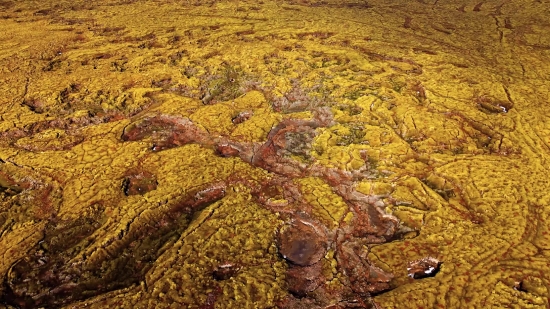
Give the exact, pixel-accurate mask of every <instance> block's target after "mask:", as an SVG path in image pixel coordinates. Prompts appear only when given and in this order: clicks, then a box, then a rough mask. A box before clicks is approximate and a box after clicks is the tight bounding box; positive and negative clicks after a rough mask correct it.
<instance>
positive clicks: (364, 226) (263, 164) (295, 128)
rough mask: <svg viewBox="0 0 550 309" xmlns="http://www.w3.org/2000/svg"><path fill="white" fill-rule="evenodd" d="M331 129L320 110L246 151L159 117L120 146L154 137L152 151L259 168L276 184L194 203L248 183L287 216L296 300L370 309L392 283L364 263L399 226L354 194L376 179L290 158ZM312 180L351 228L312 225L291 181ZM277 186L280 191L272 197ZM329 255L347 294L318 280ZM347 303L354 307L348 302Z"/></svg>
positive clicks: (283, 247) (284, 243) (286, 246)
mask: <svg viewBox="0 0 550 309" xmlns="http://www.w3.org/2000/svg"><path fill="white" fill-rule="evenodd" d="M333 123H334V122H333V119H332V114H331V112H330V109H327V108H319V109H317V110H315V111H314V117H313V119H311V120H303V119H286V120H283V121H281V122H280V123H279V124H278V125H277V126H275V127H274V128H273V129H272V130H271V131H270V132H269V134H268V136H267V140H266V141H265V142H264V143H243V142H238V141H233V140H231V139H229V138H227V137H211V136H209V135H208V133H206V132H204V131H203V130H201V129H199V128H198V127H197V126H195V125H194V124H193V123H192V122H191V121H190V120H189V119H186V118H178V117H173V116H162V115H161V116H155V117H150V118H145V119H144V120H141V121H140V122H139V121H138V122H137V123H135V124H131V125H129V126H128V127H127V128H126V129H125V130H124V134H123V135H122V139H123V140H127V141H133V140H139V139H143V138H145V137H152V139H153V141H154V142H155V144H158V145H162V147H163V148H170V147H176V146H181V145H185V144H187V143H198V144H200V145H202V146H204V147H207V148H214V149H215V150H216V153H217V154H218V155H220V156H222V157H240V158H241V159H242V160H243V161H245V162H248V163H250V164H251V165H253V166H255V167H259V168H262V169H265V170H267V171H269V172H271V173H273V174H274V176H273V178H272V181H271V183H266V184H257V183H255V184H254V183H253V182H252V183H251V182H250V181H248V180H244V179H240V178H238V177H237V178H234V179H233V180H228V181H226V183H225V184H216V185H213V186H212V188H211V189H210V190H204V191H202V193H200V194H198V195H197V199H196V202H198V201H199V200H201V199H202V198H203V197H209V198H210V199H216V198H219V197H220V196H223V193H222V192H225V191H224V188H225V187H226V186H229V185H232V184H236V183H246V184H247V186H249V187H250V188H251V190H252V194H253V195H254V196H255V198H256V199H257V201H258V202H260V203H261V204H263V205H264V206H265V207H267V208H269V209H272V210H273V211H280V212H281V213H282V214H286V215H285V216H286V218H287V219H288V220H289V222H290V225H289V226H287V227H286V229H285V228H283V229H282V230H281V231H280V233H279V239H278V247H279V250H280V253H281V255H283V257H285V259H287V260H288V261H289V263H291V264H292V265H291V268H290V269H289V272H288V274H287V282H288V284H289V290H290V291H291V292H292V293H294V294H295V295H297V296H299V297H307V298H309V297H310V296H308V295H310V294H311V293H312V292H313V291H314V290H316V289H321V290H323V291H325V292H326V293H330V294H332V295H333V297H332V298H331V299H332V300H330V301H328V300H322V299H317V298H315V297H317V296H311V297H313V298H312V299H311V301H312V303H311V305H312V306H313V304H315V303H317V302H319V305H322V306H323V307H326V306H329V305H337V306H339V305H338V303H333V301H334V300H335V299H340V302H345V300H344V296H343V295H344V294H346V295H348V294H349V293H352V294H356V295H357V296H356V299H358V300H360V303H363V304H364V306H363V307H368V306H371V307H372V306H375V305H374V304H373V303H372V302H371V301H370V296H369V295H370V294H371V293H379V292H381V291H384V290H387V289H388V288H389V281H390V279H391V278H392V276H391V275H390V274H387V273H385V272H383V271H382V270H381V269H379V268H377V267H375V266H373V265H371V264H370V262H369V261H368V259H367V254H368V245H369V244H372V243H382V242H386V241H389V240H391V239H393V237H394V235H395V233H396V231H397V228H398V220H397V219H396V218H395V217H393V216H391V215H388V214H386V213H385V212H384V210H383V206H384V204H383V203H382V201H381V199H380V197H379V196H373V195H367V194H363V193H361V192H358V191H357V190H355V183H356V182H357V181H360V180H363V179H368V178H369V177H370V176H371V175H370V170H369V168H368V166H366V165H365V167H363V168H361V169H358V170H354V171H345V170H339V169H336V168H330V167H325V166H321V165H318V164H316V163H315V162H314V160H313V159H312V158H310V159H312V160H311V162H313V163H302V162H298V161H296V160H294V159H292V158H291V156H290V155H291V154H293V152H296V151H298V150H297V148H296V147H299V148H300V149H302V150H300V154H301V155H308V151H309V150H308V149H309V148H308V147H310V146H311V145H310V144H309V143H310V141H309V140H310V138H309V137H310V136H314V135H315V132H316V129H317V128H321V127H327V126H330V125H331V124H333ZM291 136H297V137H300V136H302V137H304V138H305V139H304V140H303V141H304V142H305V143H306V144H305V145H298V144H296V142H298V143H299V142H300V141H301V140H290V139H289V138H291ZM304 147H305V148H304ZM159 150H160V149H159ZM362 156H363V157H364V159H365V160H366V159H367V158H366V154H364V153H362ZM311 176H314V177H320V178H322V179H324V180H325V181H326V182H327V183H328V184H329V185H330V186H332V188H333V191H334V192H335V193H336V194H338V195H340V196H341V197H342V198H343V200H344V201H345V202H346V203H347V204H348V207H349V211H350V212H352V213H353V215H354V216H353V219H352V221H351V222H350V223H348V224H346V223H341V224H340V227H339V228H336V229H334V230H327V228H326V227H324V226H322V224H320V223H318V222H316V221H314V220H312V219H311V215H310V212H311V206H310V205H308V203H307V202H305V200H304V198H303V197H302V194H301V191H300V189H299V188H298V187H296V186H295V185H293V179H294V178H302V177H311ZM273 186H275V187H278V188H280V189H277V190H273V189H268V188H270V187H273ZM272 199H275V200H281V199H283V202H282V203H276V204H274V203H270V201H271V200H272ZM190 202H191V203H190ZM189 203H190V204H189ZM193 204H194V203H193V202H192V201H189V200H188V201H186V202H185V203H183V204H180V205H181V207H182V208H188V207H189V208H190V209H193V208H195V207H196V206H194V205H193ZM178 209H181V208H179V207H178ZM179 211H181V210H179ZM325 231H326V232H325ZM329 248H333V249H334V250H335V251H336V260H337V262H338V268H339V269H340V271H341V272H342V273H343V274H345V275H346V278H347V280H348V281H344V282H343V284H344V287H343V288H342V289H339V290H327V289H326V288H325V284H324V282H323V280H321V279H322V278H321V277H320V273H319V272H317V267H318V266H316V265H318V264H319V265H320V264H321V263H322V262H320V260H321V259H322V258H323V256H324V255H325V253H326V252H327V250H328V249H329ZM314 277H316V278H314ZM311 295H313V294H311ZM346 298H348V299H349V295H348V296H346ZM364 301H366V303H365V302H364ZM293 302H294V301H292V300H290V301H283V302H282V303H281V306H283V307H286V306H292V305H291V304H292V303H293ZM285 304H286V305H285Z"/></svg>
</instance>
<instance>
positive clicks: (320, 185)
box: [296, 177, 349, 228]
mask: <svg viewBox="0 0 550 309" xmlns="http://www.w3.org/2000/svg"><path fill="white" fill-rule="evenodd" d="M296 182H297V183H298V184H299V185H300V187H301V190H302V192H303V195H304V198H305V200H306V201H307V202H308V203H309V204H311V205H312V207H313V210H312V214H313V216H314V217H315V218H317V219H318V220H320V221H322V222H323V223H324V224H325V225H326V226H327V227H329V228H336V227H338V226H339V225H340V220H342V218H343V217H344V216H345V215H346V213H348V212H349V208H348V206H347V205H346V203H345V202H344V201H343V200H342V197H341V196H339V195H337V194H335V193H334V192H332V190H331V188H330V186H329V185H328V184H326V183H325V182H324V181H323V180H322V179H319V178H314V177H310V178H304V179H298V180H297V181H296Z"/></svg>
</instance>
